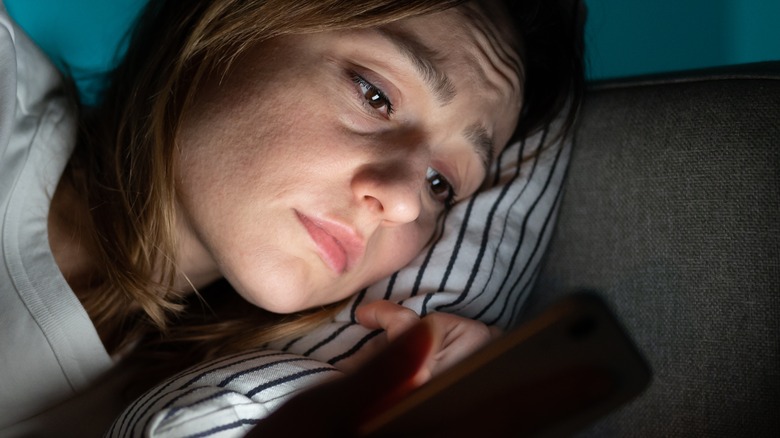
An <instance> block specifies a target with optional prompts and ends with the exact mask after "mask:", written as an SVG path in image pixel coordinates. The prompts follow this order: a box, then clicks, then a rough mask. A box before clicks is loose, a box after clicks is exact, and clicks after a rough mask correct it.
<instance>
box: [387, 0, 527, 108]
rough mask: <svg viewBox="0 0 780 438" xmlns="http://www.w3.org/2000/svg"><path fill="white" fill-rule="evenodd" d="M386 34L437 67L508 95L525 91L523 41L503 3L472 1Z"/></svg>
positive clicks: (396, 25) (395, 26) (390, 27)
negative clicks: (473, 77)
mask: <svg viewBox="0 0 780 438" xmlns="http://www.w3.org/2000/svg"><path fill="white" fill-rule="evenodd" d="M383 29H384V30H386V31H387V32H388V33H390V34H394V35H395V36H397V37H400V39H402V40H406V41H407V44H406V48H407V50H409V51H415V52H418V53H422V54H423V55H424V56H425V57H426V58H428V59H431V60H432V61H434V63H435V64H438V65H440V66H446V67H449V68H451V69H454V70H464V71H468V70H471V71H470V72H469V73H471V74H477V75H480V76H484V77H487V78H488V79H489V80H490V81H491V82H493V85H495V86H496V87H497V88H501V89H503V90H504V91H507V90H511V91H512V92H515V93H518V94H519V93H521V91H522V83H523V76H524V74H523V66H522V61H521V42H520V37H519V34H518V32H517V30H516V29H515V26H514V25H513V23H512V22H511V21H510V19H509V18H508V13H507V12H506V11H504V10H503V5H501V4H500V2H497V1H481V2H475V1H472V2H468V3H465V4H463V5H460V6H458V7H454V8H451V9H448V10H446V11H443V12H438V13H434V14H428V15H422V16H418V17H413V18H408V19H405V20H401V21H398V22H395V23H392V24H390V25H387V26H384V27H383Z"/></svg>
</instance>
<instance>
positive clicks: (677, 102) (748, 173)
mask: <svg viewBox="0 0 780 438" xmlns="http://www.w3.org/2000/svg"><path fill="white" fill-rule="evenodd" d="M565 187H566V188H565V190H566V191H565V194H564V197H563V201H562V205H561V207H560V218H559V223H558V226H557V229H556V231H555V234H554V236H553V240H552V242H551V247H550V251H549V253H548V255H547V258H546V261H545V263H544V265H543V268H542V270H541V272H540V275H539V281H538V284H537V287H536V290H535V292H534V294H533V296H532V299H531V307H530V309H529V312H530V313H534V312H535V311H537V310H538V309H539V308H541V307H544V306H546V305H548V304H549V303H550V302H551V301H553V300H554V299H556V298H557V297H559V296H560V295H562V294H565V293H568V292H570V291H572V290H573V289H575V288H579V287H588V288H593V289H596V290H598V291H600V292H601V293H602V294H603V296H604V297H605V298H606V299H607V301H608V302H611V303H612V306H613V308H614V310H615V311H616V312H617V314H618V316H619V318H620V319H621V320H622V321H623V322H624V325H625V326H626V327H627V329H628V330H629V332H630V333H631V334H632V336H633V338H634V339H635V340H636V342H637V344H638V346H639V348H640V350H641V351H642V352H643V353H644V354H645V356H646V357H647V359H648V362H649V363H650V365H651V367H652V368H653V371H654V379H653V382H652V383H651V385H650V387H649V388H648V390H647V391H646V392H645V393H644V394H643V395H642V396H641V397H640V398H639V399H637V400H635V401H633V402H632V403H630V404H629V405H627V406H625V407H624V408H622V409H621V410H619V411H617V412H615V413H613V414H611V415H610V416H609V417H607V418H606V419H604V420H603V421H600V422H599V423H597V424H596V425H594V427H593V428H591V429H590V430H588V431H586V432H585V433H584V434H583V435H584V436H638V437H639V436H641V437H645V436H708V437H720V436H722V437H733V436H780V420H778V413H780V63H770V64H762V65H753V66H749V67H748V68H743V69H741V70H740V71H736V72H735V71H727V72H721V73H713V72H705V73H703V74H683V75H678V76H675V77H671V78H656V79H645V80H637V81H624V82H620V83H612V84H609V83H606V84H600V86H598V87H596V88H594V89H592V90H590V91H589V93H588V95H587V100H586V104H585V106H584V108H583V114H582V117H581V120H580V123H579V127H578V130H577V132H576V139H575V147H574V151H573V156H572V160H571V168H570V169H569V175H568V180H567V182H566V186H565Z"/></svg>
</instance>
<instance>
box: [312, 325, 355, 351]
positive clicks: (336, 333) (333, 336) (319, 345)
mask: <svg viewBox="0 0 780 438" xmlns="http://www.w3.org/2000/svg"><path fill="white" fill-rule="evenodd" d="M353 325H357V324H356V323H354V322H350V323H347V324H345V325H342V326H341V327H339V328H338V330H334V331H333V333H331V334H330V335H329V336H328V337H327V338H325V339H323V340H322V341H320V342H318V343H317V344H315V345H314V346H313V347H311V348H309V349H308V350H306V352H305V353H303V355H304V356H309V355H311V354H312V353H314V352H315V351H317V350H318V349H320V348H322V347H323V346H324V345H326V344H328V343H329V342H331V341H333V340H334V339H336V338H337V337H338V336H339V335H340V334H341V333H343V332H344V330H346V329H347V328H349V327H352V326H353Z"/></svg>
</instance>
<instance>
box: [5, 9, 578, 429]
mask: <svg viewBox="0 0 780 438" xmlns="http://www.w3.org/2000/svg"><path fill="white" fill-rule="evenodd" d="M564 3H566V2H561V4H558V3H557V2H555V3H554V4H553V2H542V1H540V2H523V3H522V4H514V5H512V6H511V8H510V9H511V14H509V13H507V12H510V11H509V9H507V8H508V6H507V5H504V4H503V3H502V2H499V1H484V2H481V1H480V2H466V3H462V2H459V1H445V0H441V1H417V2H403V3H402V2H394V1H360V2H343V1H311V2H306V3H303V4H302V3H301V2H295V3H294V6H293V4H291V3H290V2H285V1H281V0H279V1H257V2H246V1H219V2H209V1H201V2H191V3H188V4H187V7H186V8H184V7H183V6H182V5H181V4H180V3H179V2H174V1H159V2H152V3H151V4H150V6H149V8H148V9H147V12H146V13H145V15H144V16H143V17H142V19H141V21H140V26H139V30H138V32H137V34H136V37H135V38H134V40H133V42H132V43H131V46H130V50H129V52H128V55H127V56H126V58H125V60H124V61H123V63H122V64H121V65H120V67H119V68H118V69H117V71H116V73H115V75H114V77H113V79H112V85H111V87H110V88H109V90H108V91H107V93H106V96H105V98H104V100H103V103H102V105H101V107H100V108H99V109H98V110H97V111H95V112H94V113H91V114H85V117H84V118H83V119H82V126H83V128H82V130H81V134H80V137H79V139H78V142H77V144H76V146H75V149H73V151H72V154H71V147H70V146H68V147H64V148H62V149H61V150H58V151H56V153H58V154H60V155H65V157H64V158H63V157H62V156H59V157H57V158H58V159H62V162H63V164H64V162H65V161H67V167H65V168H64V170H63V169H62V168H61V167H60V168H59V170H55V171H54V173H53V174H51V175H49V177H50V179H51V180H52V181H53V182H54V185H55V186H56V190H54V187H52V186H51V181H50V182H49V185H46V184H44V185H43V187H42V189H41V190H42V191H43V192H45V193H49V194H50V195H51V203H50V211H49V212H48V216H46V215H45V213H44V218H47V222H46V227H45V228H46V229H45V231H47V232H48V243H49V244H50V246H51V252H50V255H49V257H48V259H46V257H44V259H46V260H44V261H43V262H41V261H40V260H37V261H34V262H31V261H27V260H21V261H19V263H17V265H18V266H19V267H20V269H21V270H23V271H25V272H23V273H22V274H24V275H22V274H19V273H18V272H16V271H13V270H10V269H9V277H10V279H11V281H10V282H9V284H10V285H11V287H10V288H9V289H8V291H7V292H6V290H5V289H4V290H3V295H4V296H6V295H7V296H11V297H12V298H13V299H14V300H16V301H15V303H16V304H14V305H15V306H17V308H22V306H23V304H24V303H27V304H29V302H30V300H33V299H35V300H39V301H40V302H43V303H44V306H45V307H47V306H48V307H49V308H55V310H54V311H52V312H51V314H47V315H46V316H45V317H44V316H41V314H39V313H36V312H35V310H34V309H33V310H30V312H29V315H25V316H24V317H19V318H17V319H15V320H14V322H13V324H15V325H14V326H13V327H17V326H18V327H21V326H24V325H27V326H30V327H33V329H34V331H35V335H32V334H24V335H23V336H21V337H15V338H13V339H10V340H8V343H5V342H4V345H9V346H11V347H9V351H10V350H17V349H19V348H22V347H21V346H22V345H24V348H25V349H26V354H27V356H25V361H26V362H29V361H39V362H40V363H41V365H40V366H39V368H36V369H35V370H32V371H31V370H28V369H25V367H20V366H16V364H21V363H25V362H18V361H17V359H16V358H14V357H11V356H10V355H7V357H8V358H6V357H5V356H4V358H3V360H4V364H3V368H4V369H6V368H7V369H8V370H9V372H12V373H13V375H10V376H9V375H6V379H7V380H9V381H11V382H13V384H10V385H9V388H8V391H7V392H6V391H4V392H3V394H4V397H5V394H14V395H15V396H16V394H19V393H21V392H24V393H25V395H24V396H23V397H24V400H23V402H22V403H21V406H22V407H21V408H20V409H18V410H17V411H15V412H14V413H13V414H12V415H10V416H9V417H8V418H3V423H2V424H3V425H6V424H13V423H14V422H15V421H19V420H21V419H24V418H27V417H29V416H30V415H34V414H35V413H37V412H40V411H41V410H42V409H44V408H46V407H47V406H48V405H49V404H51V403H52V402H53V401H55V399H57V398H62V397H67V393H68V390H71V391H72V390H73V389H74V388H77V387H78V386H80V385H82V384H86V383H88V382H89V381H91V380H93V379H94V378H95V377H96V376H97V375H98V374H100V373H101V372H102V371H104V370H105V369H107V368H109V367H110V366H111V363H112V361H111V359H110V358H109V355H110V356H113V357H114V358H120V357H123V356H126V355H127V354H128V353H129V352H131V351H145V352H149V351H151V352H160V351H171V349H173V351H176V352H177V355H176V356H175V357H176V358H177V360H178V362H177V363H173V368H176V367H183V366H186V365H189V364H191V363H192V362H193V361H196V360H203V359H206V358H209V357H213V356H214V355H217V354H223V353H226V352H230V351H235V350H238V349H241V348H246V347H248V346H252V345H260V344H262V343H263V342H267V341H270V340H274V339H279V338H283V337H287V336H292V335H295V334H297V333H301V332H303V331H305V330H307V329H309V328H310V327H312V326H313V325H314V324H317V323H318V322H320V321H324V320H327V318H328V317H329V315H330V314H331V312H332V311H333V310H332V309H334V308H335V307H334V305H333V304H332V303H338V302H339V301H341V300H343V299H344V298H346V297H348V296H349V295H351V294H353V293H355V292H356V291H357V290H359V289H361V288H363V287H365V286H367V285H369V284H371V283H372V282H374V281H376V280H378V279H380V278H383V277H384V276H386V275H388V274H390V273H392V272H393V271H395V270H397V269H399V268H400V267H402V266H404V265H405V264H406V263H408V262H409V261H410V260H411V259H412V258H413V257H414V256H415V255H417V254H418V253H419V252H420V250H421V249H422V248H423V247H424V246H425V244H426V243H427V242H429V241H430V239H431V238H432V236H433V234H434V232H435V231H436V229H437V224H438V223H439V220H440V218H441V217H442V215H443V214H445V213H446V211H447V209H448V208H449V206H451V205H452V204H453V203H454V202H458V201H461V200H462V199H465V198H467V197H469V196H471V195H472V194H474V193H475V192H476V191H477V190H478V189H479V188H480V186H481V185H482V182H483V180H484V178H485V174H486V167H487V166H488V165H489V163H490V161H491V160H492V157H494V156H496V155H497V154H498V153H499V152H500V151H501V149H502V148H503V147H504V146H505V145H506V144H507V143H508V141H509V140H510V138H512V137H513V135H516V134H519V135H525V134H527V133H529V132H531V131H532V130H533V129H535V128H537V127H538V126H540V125H541V124H543V123H544V122H546V121H549V120H550V119H552V118H553V117H554V116H555V115H556V114H557V113H558V112H559V110H560V109H561V108H562V107H563V105H564V104H566V102H567V101H568V99H569V98H570V96H571V92H573V91H575V92H576V91H577V90H578V89H577V84H579V81H580V80H581V77H580V76H581V71H580V66H579V64H578V62H579V61H578V59H579V58H578V53H577V48H578V45H577V42H576V38H575V35H576V32H577V31H576V28H577V26H576V23H574V22H573V20H572V19H571V17H569V16H570V15H571V14H572V11H573V7H572V6H565V5H564ZM510 17H513V18H512V19H510ZM518 18H519V19H520V20H521V21H519V22H518V21H512V20H513V19H515V20H516V19H518ZM555 32H560V34H555ZM574 95H575V103H576V95H577V93H575V94H574ZM570 108H571V109H572V111H573V109H575V108H576V104H575V105H571V106H570ZM496 109H500V110H496ZM572 114H573V113H572ZM68 156H70V158H69V159H68V158H67V157H68ZM47 158H48V159H49V162H51V160H53V159H54V158H52V157H43V158H42V160H43V162H45V161H46V159H47ZM25 165H26V164H25ZM30 165H32V164H30ZM4 166H5V164H4ZM44 167H45V166H43V165H40V166H39V167H38V168H37V169H41V168H44ZM55 167H56V166H55ZM60 175H61V176H60ZM9 205H10V204H9ZM46 207H49V206H48V205H47V206H46ZM8 208H10V207H8ZM35 208H36V209H38V210H41V208H40V205H35ZM43 211H45V208H44V209H43ZM44 235H45V233H44ZM52 262H53V263H54V265H53V267H54V268H56V270H55V269H51V268H52V266H51V264H52ZM13 263H15V262H14V261H13V260H10V258H9V261H7V264H13ZM35 263H49V265H50V266H48V267H47V269H45V270H44V271H45V272H46V273H48V274H50V275H51V273H52V272H54V274H53V275H51V278H49V279H47V280H46V281H45V282H43V283H41V284H45V286H41V285H40V284H38V283H36V282H29V286H30V287H26V286H27V285H25V287H20V286H19V285H20V284H21V283H20V281H21V280H19V278H20V277H29V276H30V273H32V272H34V271H36V269H37V265H35V266H32V265H31V264H35ZM220 278H224V279H226V280H227V282H228V283H229V284H230V286H231V288H232V289H234V290H235V291H236V292H237V295H238V296H240V297H241V298H242V299H243V301H241V300H239V301H232V300H231V299H228V300H227V301H228V302H227V303H222V304H217V305H215V306H216V307H217V309H216V312H215V313H211V312H206V311H203V310H202V307H203V306H202V304H200V302H199V301H198V300H197V299H193V297H196V298H197V291H198V290H200V289H202V288H204V287H206V286H208V285H210V284H212V283H214V282H215V281H216V280H218V279H220ZM52 290H55V291H56V293H55V294H52V292H51V291H52ZM220 295H223V296H219V297H217V298H218V299H219V300H221V299H223V298H224V295H225V294H220ZM17 297H18V298H17ZM30 297H33V298H30ZM73 297H76V298H77V300H73V299H72V298H73ZM10 299H11V298H9V300H10ZM246 302H249V303H251V304H253V305H254V306H249V305H247V303H246ZM20 303H22V304H20ZM61 303H67V311H65V312H58V311H57V310H58V309H56V308H57V307H62V306H61ZM336 305H337V304H336ZM323 306H324V307H323ZM27 308H28V309H29V308H30V306H29V305H27ZM311 309H313V310H311ZM268 312H273V314H271V313H268ZM298 312H302V313H299V314H298V317H297V318H294V319H292V320H291V319H290V318H289V317H279V316H275V315H274V314H291V313H298ZM407 312H408V311H404V310H403V309H402V308H398V307H395V306H386V305H381V304H380V305H378V306H375V307H372V308H368V309H367V310H364V311H363V313H364V316H363V318H361V322H363V323H365V324H370V325H377V326H380V327H383V328H387V329H388V330H392V331H403V329H405V328H406V327H408V326H409V325H410V324H409V322H410V321H413V320H414V319H415V317H414V316H410V315H409V314H408V313H407ZM210 315H215V316H210ZM47 318H48V319H47ZM44 319H45V320H46V321H45V323H42V321H43V320H44ZM74 321H75V322H74ZM440 324H441V325H446V326H447V327H454V326H460V327H463V326H465V327H468V330H465V332H466V333H469V335H467V336H463V337H458V338H456V342H453V343H452V344H451V345H450V346H449V347H448V349H449V350H448V351H449V352H450V353H451V355H452V356H453V357H459V356H460V355H462V354H464V353H465V352H468V351H471V350H472V349H473V348H474V347H475V344H478V343H480V342H483V341H484V340H485V339H486V338H487V329H486V328H485V327H482V326H480V325H479V324H478V323H474V322H472V321H468V320H465V319H462V318H460V319H458V318H456V317H455V318H454V319H451V318H450V319H447V320H446V321H442V322H441V323H440ZM50 325H55V326H57V331H56V332H57V334H58V336H59V337H57V336H54V335H52V332H51V331H49V330H50V328H51V327H50ZM260 327H262V329H259V328H260ZM399 327H400V328H399ZM396 328H399V329H398V330H396ZM69 330H70V331H69ZM250 330H251V332H250ZM12 331H13V330H12ZM22 332H23V330H19V331H18V333H22ZM474 332H478V333H482V334H481V335H478V336H476V337H475V336H473V335H472V334H473V333H474ZM85 333H86V334H85ZM82 335H83V336H82ZM63 336H64V337H65V338H68V341H69V343H71V344H75V345H73V346H68V347H63V343H61V342H59V341H57V340H60V341H61V340H63ZM71 347H72V348H71ZM102 347H104V348H105V351H101V348H102ZM4 348H5V347H4ZM81 351H89V354H84V355H83V356H82V355H78V354H77V353H78V352H81ZM182 352H183V353H185V354H181V353H182ZM63 356H70V359H69V360H70V361H72V362H74V363H70V362H68V361H65V360H63ZM74 356H75V358H74ZM47 364H48V365H47ZM166 364H170V362H168V363H166ZM85 369H86V370H88V371H84V370H85ZM432 371H434V372H435V371H436V370H435V369H433V370H432ZM74 374H78V375H79V378H78V379H75V378H74V377H73V376H74ZM76 380H78V383H74V381H76ZM21 388H24V389H25V390H24V391H22V390H21ZM52 388H55V389H56V390H54V389H52ZM63 388H64V389H63Z"/></svg>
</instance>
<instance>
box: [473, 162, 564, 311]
mask: <svg viewBox="0 0 780 438" xmlns="http://www.w3.org/2000/svg"><path fill="white" fill-rule="evenodd" d="M563 149H564V148H563V147H561V148H560V149H559V150H558V152H557V153H556V155H555V159H554V161H553V165H552V167H551V169H550V172H549V173H548V174H547V179H546V180H545V182H544V186H543V187H542V190H541V193H540V195H539V196H538V197H537V198H536V199H534V202H533V203H532V204H531V207H530V208H529V209H528V213H527V214H526V215H525V218H524V219H523V226H522V228H521V231H522V236H523V238H524V237H525V231H526V229H527V228H528V221H529V220H530V218H531V216H532V213H533V212H534V210H535V209H536V206H537V205H538V204H539V201H540V200H541V199H542V198H544V196H545V194H546V193H547V190H548V189H549V188H550V183H551V182H552V179H553V176H554V175H555V170H556V168H557V167H558V162H559V160H560V158H561V155H562V154H563ZM553 207H554V206H553ZM551 209H552V208H551ZM548 217H549V215H548ZM540 238H541V237H540ZM523 243H525V242H523V239H521V240H520V242H519V244H518V245H517V247H516V248H515V251H514V254H512V261H511V262H510V264H509V267H510V269H509V270H508V272H507V275H506V276H505V277H504V280H503V281H502V282H501V287H500V288H499V294H500V293H501V291H503V290H504V287H505V286H506V283H507V282H508V281H509V279H510V278H511V276H512V271H513V269H512V268H513V267H514V265H515V263H516V262H517V256H518V254H519V253H520V249H521V248H522V247H523ZM531 259H532V258H529V259H528V260H531ZM527 266H528V263H526V264H525V265H524V267H523V269H522V272H525V271H526V270H527V269H528V268H527ZM521 275H522V274H521ZM511 292H512V290H511V289H508V290H507V292H506V294H507V298H506V300H505V301H504V305H503V306H501V310H500V312H499V314H498V316H496V317H495V318H493V319H492V320H490V321H485V324H487V325H493V324H495V323H496V322H497V321H498V320H499V319H501V318H502V317H503V315H504V312H505V311H506V307H507V306H508V305H509V299H510V296H511Z"/></svg>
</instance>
